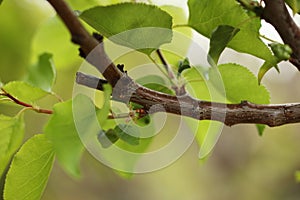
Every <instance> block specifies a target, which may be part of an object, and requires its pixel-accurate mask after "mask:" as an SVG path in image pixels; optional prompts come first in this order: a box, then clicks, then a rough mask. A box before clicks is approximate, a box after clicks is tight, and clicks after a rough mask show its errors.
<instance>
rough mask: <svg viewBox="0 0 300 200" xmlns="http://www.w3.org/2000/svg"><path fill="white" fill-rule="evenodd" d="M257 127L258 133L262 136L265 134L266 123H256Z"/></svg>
mask: <svg viewBox="0 0 300 200" xmlns="http://www.w3.org/2000/svg"><path fill="white" fill-rule="evenodd" d="M256 129H257V131H258V135H259V136H262V135H263V134H264V131H265V129H266V125H263V124H256Z"/></svg>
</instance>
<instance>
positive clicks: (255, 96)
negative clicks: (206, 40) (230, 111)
mask: <svg viewBox="0 0 300 200" xmlns="http://www.w3.org/2000/svg"><path fill="white" fill-rule="evenodd" d="M218 70H219V72H220V74H221V77H222V81H223V84H224V87H225V91H226V98H227V99H228V100H229V101H230V102H231V103H240V102H241V101H243V100H247V101H250V102H252V103H257V104H268V103H269V102H270V94H269V92H268V90H267V89H266V88H265V87H264V86H262V85H258V81H257V78H256V77H255V76H254V74H253V73H252V72H250V71H249V70H248V69H247V68H245V67H243V66H241V65H238V64H232V63H229V64H222V65H219V66H218ZM209 76H210V80H212V83H217V82H218V81H219V78H218V77H216V76H215V74H214V73H213V71H212V70H210V74H209Z"/></svg>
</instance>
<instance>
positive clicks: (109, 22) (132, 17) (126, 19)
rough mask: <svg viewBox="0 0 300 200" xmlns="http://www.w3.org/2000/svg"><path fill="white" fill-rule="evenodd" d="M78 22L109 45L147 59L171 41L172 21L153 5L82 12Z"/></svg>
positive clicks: (99, 7)
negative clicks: (144, 55)
mask: <svg viewBox="0 0 300 200" xmlns="http://www.w3.org/2000/svg"><path fill="white" fill-rule="evenodd" d="M80 18H81V19H83V20H84V21H85V22H86V23H88V24H89V25H90V26H92V27H93V28H95V29H96V30H97V31H99V32H100V33H101V34H102V35H104V36H105V37H107V38H109V39H110V40H112V41H113V42H115V43H117V44H119V45H123V46H126V47H129V48H133V49H136V50H139V51H141V52H143V53H145V54H148V55H150V54H151V52H152V51H154V50H155V49H158V48H159V47H160V46H161V45H162V44H164V43H169V42H171V40H172V30H171V28H172V17H171V16H170V15H169V14H168V13H166V12H165V11H163V10H161V9H160V8H158V7H156V6H153V5H147V4H142V3H122V4H115V5H110V6H97V7H94V8H91V9H88V10H85V11H83V12H82V13H81V15H80ZM119 33H122V34H119ZM118 34H119V35H118Z"/></svg>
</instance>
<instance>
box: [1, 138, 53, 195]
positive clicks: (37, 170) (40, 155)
mask: <svg viewBox="0 0 300 200" xmlns="http://www.w3.org/2000/svg"><path fill="white" fill-rule="evenodd" d="M54 155H55V153H54V149H53V146H52V144H51V142H50V141H49V140H48V139H47V138H46V137H45V135H43V134H38V135H35V136H33V137H32V138H30V139H29V140H28V141H27V142H26V143H25V144H24V145H23V146H22V147H21V149H20V150H19V152H18V153H17V154H16V155H15V157H14V159H13V161H12V164H11V166H10V169H9V171H8V173H7V176H6V180H5V186H4V199H5V200H14V199H18V200H19V199H20V200H23V199H24V200H25V199H28V200H29V199H30V200H39V199H40V198H41V196H42V194H43V191H44V189H45V187H46V184H47V181H48V178H49V175H50V172H51V169H52V166H53V161H54Z"/></svg>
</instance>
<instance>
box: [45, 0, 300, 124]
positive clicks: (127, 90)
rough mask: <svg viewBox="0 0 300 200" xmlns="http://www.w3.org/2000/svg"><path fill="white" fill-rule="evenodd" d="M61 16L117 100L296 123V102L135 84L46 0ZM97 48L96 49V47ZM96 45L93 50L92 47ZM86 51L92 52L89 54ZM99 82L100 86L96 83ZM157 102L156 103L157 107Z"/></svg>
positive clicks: (87, 79)
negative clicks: (214, 96) (209, 96)
mask: <svg viewBox="0 0 300 200" xmlns="http://www.w3.org/2000/svg"><path fill="white" fill-rule="evenodd" d="M48 1H49V3H50V4H51V5H52V6H53V7H54V8H55V10H56V11H57V13H58V15H59V16H60V17H61V18H62V20H63V21H64V23H65V24H66V26H67V28H68V29H69V31H70V33H71V35H72V41H73V42H74V43H76V44H79V45H80V47H81V50H82V52H83V53H84V54H85V55H89V56H88V57H87V58H86V59H87V60H88V62H90V63H91V64H93V65H94V66H95V67H96V68H97V69H98V70H99V71H100V72H101V73H102V74H103V76H104V77H105V78H106V79H107V81H108V83H110V84H111V85H112V86H113V94H112V97H113V99H114V100H117V101H121V102H125V103H127V102H129V101H131V102H135V103H138V104H140V105H142V106H143V107H144V108H143V109H144V110H145V111H147V112H148V113H149V112H151V113H154V112H161V111H166V112H168V113H173V114H177V115H183V116H188V117H192V118H194V119H198V120H217V121H221V122H223V123H225V124H226V125H228V126H232V125H235V124H239V123H256V124H257V123H258V124H266V125H269V126H280V125H283V124H288V123H299V122H300V104H294V105H256V104H252V103H249V102H247V101H244V102H241V103H240V104H223V103H213V102H206V101H200V100H197V99H194V98H192V97H191V96H189V95H182V96H171V95H168V94H164V93H160V92H157V91H154V90H150V89H148V88H145V87H143V86H141V85H139V84H137V83H135V82H134V81H133V80H132V79H131V78H130V77H128V76H127V74H126V73H122V72H120V70H118V69H117V68H116V67H115V65H114V64H113V63H112V62H111V61H110V59H109V58H108V57H107V55H106V53H105V52H104V48H103V44H100V43H99V42H98V41H97V40H96V39H95V38H93V37H92V36H90V35H89V34H88V33H87V31H86V30H85V29H84V28H83V26H82V25H81V24H80V22H79V20H78V19H77V18H76V16H75V15H74V14H73V12H72V11H71V10H70V8H69V7H68V6H67V5H66V3H65V2H64V1H63V0H48ZM96 47H97V48H96ZM94 48H96V51H95V50H93V49H94ZM90 54H92V55H91V56H90ZM106 67H107V68H106ZM77 82H78V83H80V84H84V85H86V86H89V87H91V86H94V87H93V88H97V89H101V83H102V82H103V80H102V81H101V80H100V79H98V81H97V78H95V77H91V76H87V75H84V74H82V73H79V74H78V77H77ZM96 83H97V84H96ZM99 83H100V86H99ZM157 105H160V106H157Z"/></svg>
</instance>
